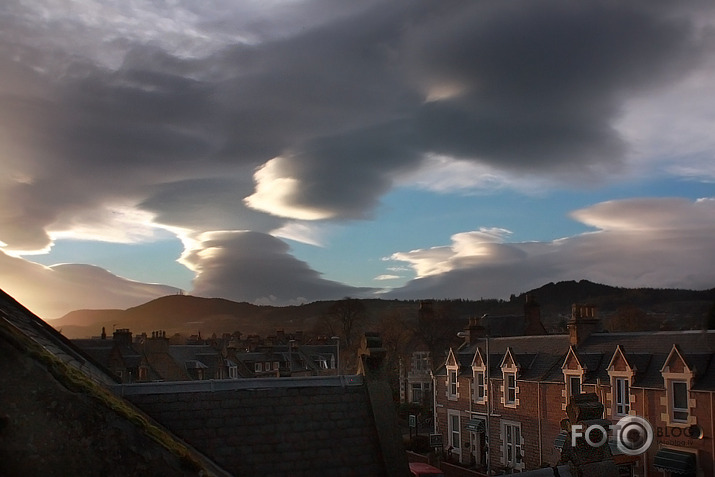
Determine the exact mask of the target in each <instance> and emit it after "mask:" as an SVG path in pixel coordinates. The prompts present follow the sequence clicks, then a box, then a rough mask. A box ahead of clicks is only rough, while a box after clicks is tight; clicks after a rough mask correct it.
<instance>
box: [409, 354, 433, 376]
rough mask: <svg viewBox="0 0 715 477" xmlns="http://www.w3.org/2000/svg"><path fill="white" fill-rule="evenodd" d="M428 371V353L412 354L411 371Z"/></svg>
mask: <svg viewBox="0 0 715 477" xmlns="http://www.w3.org/2000/svg"><path fill="white" fill-rule="evenodd" d="M429 369H430V361H429V352H424V351H420V352H415V353H413V354H412V371H414V372H417V373H420V372H425V371H429Z"/></svg>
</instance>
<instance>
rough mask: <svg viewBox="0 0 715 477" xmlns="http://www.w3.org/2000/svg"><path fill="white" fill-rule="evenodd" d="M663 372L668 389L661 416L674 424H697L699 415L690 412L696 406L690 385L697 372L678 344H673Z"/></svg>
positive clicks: (666, 388)
mask: <svg viewBox="0 0 715 477" xmlns="http://www.w3.org/2000/svg"><path fill="white" fill-rule="evenodd" d="M661 374H662V375H663V381H664V383H665V391H666V399H665V400H663V401H662V403H663V404H667V407H666V408H665V409H664V411H665V412H662V414H661V418H662V419H663V420H664V421H667V422H668V423H670V425H674V426H688V425H694V424H697V416H695V415H694V414H693V413H691V412H690V408H691V407H693V406H695V401H694V400H691V399H690V386H691V384H692V382H693V379H694V377H695V373H694V371H693V368H692V367H691V366H690V365H688V362H687V361H686V359H685V357H684V356H683V354H682V353H681V352H680V349H679V348H678V346H677V345H673V349H672V350H671V351H670V354H669V355H668V358H667V359H666V360H665V364H664V365H663V368H662V369H661Z"/></svg>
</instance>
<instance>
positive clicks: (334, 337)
mask: <svg viewBox="0 0 715 477" xmlns="http://www.w3.org/2000/svg"><path fill="white" fill-rule="evenodd" d="M330 339H331V340H333V341H335V347H336V349H337V352H336V353H335V355H336V357H335V360H336V361H337V365H336V369H337V374H338V376H339V375H340V336H331V337H330Z"/></svg>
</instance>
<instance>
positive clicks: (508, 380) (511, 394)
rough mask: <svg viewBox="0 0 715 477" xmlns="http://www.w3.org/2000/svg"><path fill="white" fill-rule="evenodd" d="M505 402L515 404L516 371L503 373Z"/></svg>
mask: <svg viewBox="0 0 715 477" xmlns="http://www.w3.org/2000/svg"><path fill="white" fill-rule="evenodd" d="M504 382H505V384H506V385H505V390H504V392H505V396H504V397H505V400H504V402H505V404H516V373H504Z"/></svg>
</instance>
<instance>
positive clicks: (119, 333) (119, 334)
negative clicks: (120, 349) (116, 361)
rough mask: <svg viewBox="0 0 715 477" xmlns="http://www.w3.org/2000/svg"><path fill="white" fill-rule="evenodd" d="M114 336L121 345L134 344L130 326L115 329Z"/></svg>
mask: <svg viewBox="0 0 715 477" xmlns="http://www.w3.org/2000/svg"><path fill="white" fill-rule="evenodd" d="M112 338H113V339H114V341H115V342H116V343H117V344H118V345H119V346H131V345H132V332H131V331H129V328H118V329H116V330H115V331H114V334H113V336H112Z"/></svg>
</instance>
